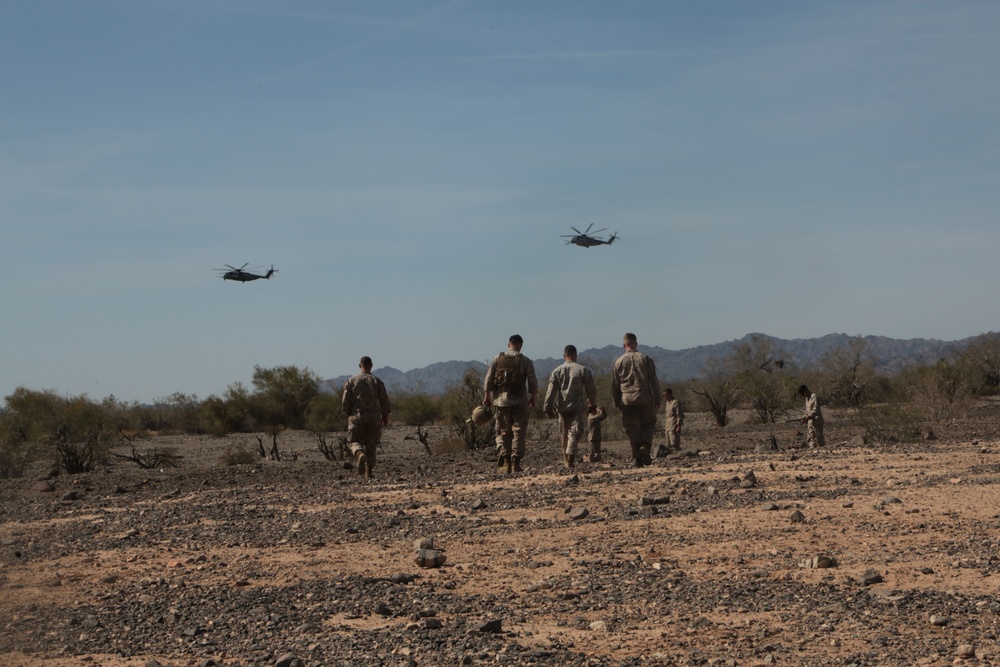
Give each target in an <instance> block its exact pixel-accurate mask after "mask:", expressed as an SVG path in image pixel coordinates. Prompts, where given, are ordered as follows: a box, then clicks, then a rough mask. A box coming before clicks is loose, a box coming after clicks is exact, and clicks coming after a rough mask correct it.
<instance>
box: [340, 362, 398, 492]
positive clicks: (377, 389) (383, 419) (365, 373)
mask: <svg viewBox="0 0 1000 667" xmlns="http://www.w3.org/2000/svg"><path fill="white" fill-rule="evenodd" d="M358 368H360V369H361V372H360V373H358V374H357V375H355V376H354V377H352V378H351V379H350V380H348V381H347V382H345V383H344V397H343V406H344V414H346V415H347V442H348V444H349V445H350V447H351V455H352V456H354V460H355V461H356V462H357V464H358V474H359V475H364V476H365V477H368V478H370V477H371V476H372V472H373V471H374V470H375V450H376V447H377V446H378V443H379V440H381V438H382V427H383V426H385V425H386V424H388V423H389V411H390V410H391V409H392V406H391V405H390V403H389V395H388V394H387V393H386V391H385V384H384V383H383V382H382V380H380V379H378V378H377V377H375V376H374V375H372V359H371V357H361V363H359V364H358Z"/></svg>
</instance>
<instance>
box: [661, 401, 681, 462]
mask: <svg viewBox="0 0 1000 667" xmlns="http://www.w3.org/2000/svg"><path fill="white" fill-rule="evenodd" d="M664 405H665V406H666V413H667V417H666V424H665V426H666V431H667V447H668V448H669V449H672V450H674V451H675V452H679V451H681V432H680V428H681V426H683V425H684V408H682V407H681V402H680V401H678V400H677V399H676V398H675V399H673V400H669V401H667V402H666V403H665V404H664Z"/></svg>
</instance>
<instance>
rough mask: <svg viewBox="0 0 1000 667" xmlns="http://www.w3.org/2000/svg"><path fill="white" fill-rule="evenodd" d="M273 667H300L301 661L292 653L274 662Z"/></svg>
mask: <svg viewBox="0 0 1000 667" xmlns="http://www.w3.org/2000/svg"><path fill="white" fill-rule="evenodd" d="M274 667H302V661H301V660H299V659H298V658H297V657H295V654H294V653H286V654H285V655H283V656H281V657H280V658H278V659H277V660H276V661H275V662H274Z"/></svg>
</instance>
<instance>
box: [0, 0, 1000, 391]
mask: <svg viewBox="0 0 1000 667" xmlns="http://www.w3.org/2000/svg"><path fill="white" fill-rule="evenodd" d="M998 37H1000V4H997V3H995V2H985V1H984V2H967V1H961V0H958V1H955V2H918V1H906V2H870V1H867V0H866V1H864V2H860V1H859V2H850V1H845V2H837V3H816V2H798V1H795V2H792V1H789V2H768V1H761V2H745V1H732V2H713V1H711V0H706V1H705V2H667V1H657V2H629V1H623V2H615V3H611V2H586V1H584V2H581V1H574V2H558V1H552V2H534V1H533V2H520V1H516V0H515V1H510V2H503V3H497V2H483V1H473V0H456V1H453V2H443V3H442V2H421V1H419V0H407V1H406V2H403V1H398V2H392V1H389V2H375V1H372V2H368V1H365V2H334V1H331V2H287V1H283V2H277V1H271V0H239V1H237V0H218V1H213V0H198V1H193V0H192V1H186V0H173V1H170V2H134V1H128V2H126V1H124V0H120V1H110V0H91V1H88V2H85V3H84V2H79V3H75V2H65V1H64V2H54V1H45V0H32V1H30V2H29V1H18V0H15V1H14V2H8V3H6V4H5V6H4V20H3V21H2V22H0V80H2V81H3V82H4V84H3V89H4V93H3V95H2V96H0V224H2V229H3V236H2V238H3V243H2V244H0V304H2V306H3V317H4V323H3V327H2V328H3V335H2V337H0V391H2V392H3V393H2V395H4V396H6V395H7V394H9V393H10V392H11V391H13V389H14V388H16V387H17V386H19V385H24V386H28V387H30V388H33V389H54V390H57V391H59V392H62V393H68V394H78V393H87V394H88V395H90V396H91V397H93V398H103V397H104V396H107V395H109V394H114V395H115V396H117V397H118V398H121V399H126V400H142V401H149V400H153V399H155V398H159V397H165V396H168V395H169V394H171V393H173V392H177V391H180V392H184V393H189V394H196V395H198V396H199V397H201V398H205V397H207V396H208V395H210V394H221V393H222V392H223V391H225V389H226V387H227V386H229V385H230V384H232V383H234V382H237V381H240V382H244V383H248V382H249V379H250V377H251V375H252V373H253V367H254V365H257V364H259V365H262V366H265V367H270V366H277V365H297V366H305V367H308V368H310V369H312V370H313V371H314V372H316V373H317V374H318V375H319V376H321V377H333V376H336V375H340V374H343V373H348V372H352V371H353V370H354V369H355V368H356V365H357V359H358V357H360V356H361V355H362V354H368V355H370V356H372V357H373V358H374V360H375V365H376V368H378V367H380V366H386V365H388V366H394V367H396V368H399V369H401V370H408V369H411V368H418V367H422V366H425V365H427V364H430V363H433V362H436V361H446V360H451V359H478V360H485V359H487V358H488V357H490V356H491V355H493V354H495V353H496V352H497V351H499V350H500V349H502V348H503V347H504V346H505V344H506V340H507V337H508V336H509V335H510V334H511V333H515V332H516V333H520V334H522V335H523V336H524V337H525V340H526V343H525V350H524V351H525V352H526V353H527V354H528V355H529V356H532V357H556V356H559V354H560V352H561V349H562V346H563V345H564V344H566V343H570V342H572V343H574V344H576V345H577V346H578V347H580V348H581V349H585V348H589V347H598V346H604V345H607V344H612V343H613V344H617V343H618V342H620V340H621V335H622V333H623V332H625V331H626V330H629V331H634V332H636V333H637V334H638V336H639V341H640V345H642V344H644V343H645V344H650V345H659V346H662V347H666V348H670V349H682V348H687V347H694V346H697V345H703V344H711V343H717V342H721V341H726V340H731V339H734V338H739V337H741V336H743V335H744V334H746V333H749V332H763V333H767V334H771V335H774V336H778V337H781V338H809V337H814V336H822V335H824V334H827V333H840V332H843V333H848V334H864V335H869V334H871V335H885V336H891V337H896V338H916V337H924V338H940V339H944V340H954V339H958V338H964V337H966V336H973V335H977V334H979V333H982V332H985V331H991V330H997V329H1000V327H998V326H997V323H996V320H997V313H998V312H1000V308H998V306H1000V290H997V288H996V286H995V283H996V275H995V268H996V257H997V250H998V248H1000V225H998V224H997V211H998V210H1000V206H998V204H1000V201H998V200H1000V194H998V193H1000V183H998V181H1000V178H998V177H1000V169H998V167H1000V150H998V149H1000V133H998V122H997V120H998V113H1000V112H998V110H1000V77H997V76H996V72H997V70H998V69H1000V39H998ZM589 224H593V225H594V226H595V228H598V227H606V228H607V229H608V232H606V233H610V232H612V231H617V232H618V233H619V234H620V236H621V241H619V242H618V243H616V244H615V245H614V246H612V247H599V248H592V249H583V248H578V247H576V246H566V245H563V240H562V239H560V238H559V237H560V235H561V234H566V233H569V232H570V226H576V227H578V228H580V229H582V228H584V227H586V226H587V225H589ZM244 262H250V263H251V265H254V266H258V267H263V268H266V267H267V266H269V265H271V264H272V263H273V264H274V265H275V266H276V267H277V268H278V269H279V270H280V271H279V273H278V274H277V276H275V278H274V279H273V280H271V281H269V282H265V281H258V282H254V283H247V284H239V283H232V282H228V281H227V282H223V281H222V280H220V279H219V278H218V276H217V274H216V272H215V271H213V269H215V268H218V267H222V266H223V265H225V264H233V265H236V266H239V265H241V264H243V263H244Z"/></svg>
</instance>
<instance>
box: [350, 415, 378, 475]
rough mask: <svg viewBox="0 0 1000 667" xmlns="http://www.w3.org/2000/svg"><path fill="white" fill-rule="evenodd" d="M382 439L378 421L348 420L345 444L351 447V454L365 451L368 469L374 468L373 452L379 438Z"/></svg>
mask: <svg viewBox="0 0 1000 667" xmlns="http://www.w3.org/2000/svg"><path fill="white" fill-rule="evenodd" d="M381 439H382V424H381V422H379V421H353V420H352V421H348V423H347V444H348V445H349V446H350V448H351V456H357V454H358V452H364V453H365V459H367V461H368V469H369V470H374V469H375V453H376V449H377V448H378V443H379V440H381Z"/></svg>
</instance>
